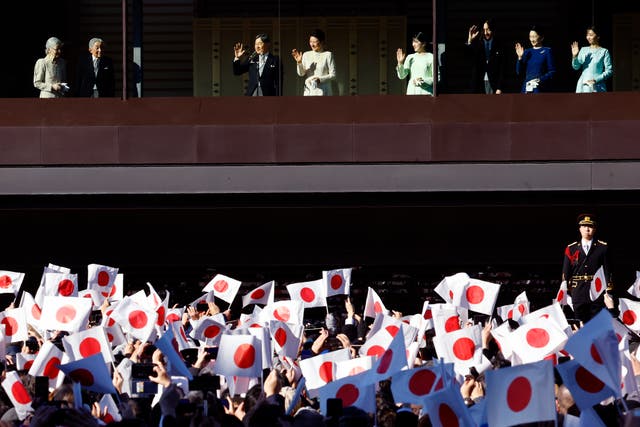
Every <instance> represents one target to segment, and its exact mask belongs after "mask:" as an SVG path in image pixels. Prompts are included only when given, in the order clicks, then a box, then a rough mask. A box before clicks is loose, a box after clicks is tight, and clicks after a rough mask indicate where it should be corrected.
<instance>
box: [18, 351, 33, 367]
mask: <svg viewBox="0 0 640 427" xmlns="http://www.w3.org/2000/svg"><path fill="white" fill-rule="evenodd" d="M35 358H36V355H35V354H31V353H16V367H17V368H18V371H22V370H26V371H28V370H29V369H31V365H33V361H34V359H35Z"/></svg>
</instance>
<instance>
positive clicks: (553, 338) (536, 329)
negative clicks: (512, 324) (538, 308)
mask: <svg viewBox="0 0 640 427" xmlns="http://www.w3.org/2000/svg"><path fill="white" fill-rule="evenodd" d="M509 340H510V341H511V348H512V350H513V352H514V353H515V354H516V355H517V356H518V357H519V358H520V360H522V362H523V363H530V362H536V361H538V360H542V359H544V358H545V357H547V356H549V355H550V354H553V353H555V352H557V351H560V350H561V349H562V348H563V346H564V344H565V343H566V342H567V334H565V333H564V331H563V330H562V329H561V328H560V326H559V325H558V324H557V323H556V322H555V321H554V320H553V319H551V318H547V317H539V318H537V319H533V320H531V321H530V322H527V323H526V324H525V325H522V326H520V327H519V328H518V329H516V330H515V331H513V332H512V333H511V335H510V336H509Z"/></svg>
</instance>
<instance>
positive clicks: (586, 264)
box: [562, 239, 611, 283]
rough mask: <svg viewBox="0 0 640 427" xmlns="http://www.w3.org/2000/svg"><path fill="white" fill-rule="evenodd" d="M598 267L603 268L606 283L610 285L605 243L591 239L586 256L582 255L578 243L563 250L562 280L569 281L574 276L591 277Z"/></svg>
mask: <svg viewBox="0 0 640 427" xmlns="http://www.w3.org/2000/svg"><path fill="white" fill-rule="evenodd" d="M600 266H604V275H605V277H606V278H607V283H610V282H611V272H610V271H609V259H608V257H607V244H606V243H605V242H603V241H600V240H596V239H593V241H592V242H591V248H590V249H589V253H588V254H585V253H584V249H583V248H582V243H581V242H580V241H577V242H573V243H571V244H570V245H568V246H567V247H566V249H565V250H564V262H563V264H562V279H563V280H571V278H572V277H574V276H593V275H594V274H596V271H598V269H599V268H600Z"/></svg>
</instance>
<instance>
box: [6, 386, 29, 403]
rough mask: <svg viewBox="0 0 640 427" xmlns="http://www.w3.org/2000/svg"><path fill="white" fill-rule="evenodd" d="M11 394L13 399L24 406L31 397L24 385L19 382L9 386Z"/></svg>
mask: <svg viewBox="0 0 640 427" xmlns="http://www.w3.org/2000/svg"><path fill="white" fill-rule="evenodd" d="M11 394H12V395H13V398H14V399H15V400H16V402H18V403H19V404H21V405H26V404H27V403H30V402H31V396H30V395H29V392H28V391H27V389H26V388H24V385H23V384H22V383H21V382H20V381H16V382H15V383H13V384H12V385H11Z"/></svg>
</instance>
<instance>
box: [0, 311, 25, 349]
mask: <svg viewBox="0 0 640 427" xmlns="http://www.w3.org/2000/svg"><path fill="white" fill-rule="evenodd" d="M0 324H2V325H3V326H4V338H5V342H6V343H9V342H19V341H25V340H26V339H27V338H28V337H29V330H28V329H27V315H26V313H25V311H24V308H13V309H10V310H5V311H3V312H0Z"/></svg>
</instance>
